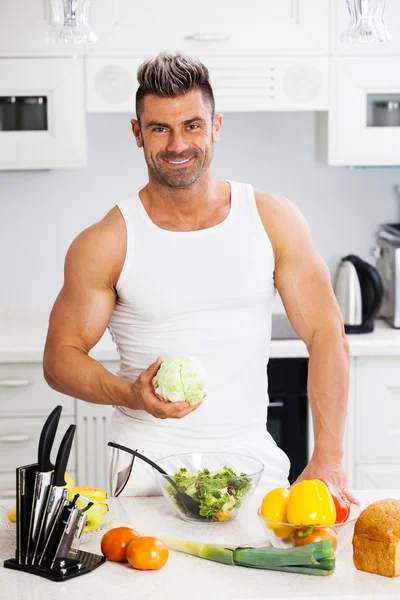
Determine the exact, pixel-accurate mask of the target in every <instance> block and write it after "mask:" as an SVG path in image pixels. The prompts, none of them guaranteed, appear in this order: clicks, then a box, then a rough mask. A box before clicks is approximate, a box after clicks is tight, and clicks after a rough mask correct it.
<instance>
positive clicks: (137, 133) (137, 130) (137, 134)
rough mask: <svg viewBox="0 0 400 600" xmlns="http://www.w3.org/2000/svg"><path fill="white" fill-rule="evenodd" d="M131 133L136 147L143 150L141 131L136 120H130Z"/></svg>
mask: <svg viewBox="0 0 400 600" xmlns="http://www.w3.org/2000/svg"><path fill="white" fill-rule="evenodd" d="M131 124H132V133H133V135H134V136H135V140H136V145H137V147H138V148H143V139H142V130H141V129H140V124H139V121H138V120H137V119H131Z"/></svg>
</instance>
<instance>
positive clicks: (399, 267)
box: [375, 223, 400, 328]
mask: <svg viewBox="0 0 400 600" xmlns="http://www.w3.org/2000/svg"><path fill="white" fill-rule="evenodd" d="M375 256H376V265H377V268H378V271H379V273H380V276H381V278H382V283H383V301H382V307H381V310H380V316H381V317H383V318H384V319H386V321H388V322H389V323H390V325H392V327H396V328H400V223H386V224H383V225H381V226H380V228H379V230H378V235H377V245H376V247H375Z"/></svg>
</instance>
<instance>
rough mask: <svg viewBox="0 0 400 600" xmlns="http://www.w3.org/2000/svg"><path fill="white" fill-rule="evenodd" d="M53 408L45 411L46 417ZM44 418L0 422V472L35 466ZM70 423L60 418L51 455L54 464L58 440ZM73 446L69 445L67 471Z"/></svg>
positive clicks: (72, 463) (73, 455)
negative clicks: (70, 448)
mask: <svg viewBox="0 0 400 600" xmlns="http://www.w3.org/2000/svg"><path fill="white" fill-rule="evenodd" d="M55 406H56V405H54V406H51V407H49V411H48V412H49V414H50V412H51V411H52V410H53V408H55ZM46 418H47V416H46V417H37V416H29V417H25V418H24V419H16V418H15V417H3V418H2V419H1V422H0V471H3V472H4V471H7V470H8V471H9V470H14V472H15V469H16V468H17V467H20V466H22V465H29V464H30V463H34V462H37V457H38V446H39V437H40V432H41V430H42V427H43V425H44V423H45V420H46ZM73 421H74V419H71V418H70V417H63V416H61V418H60V421H59V423H58V427H57V433H56V437H55V439H54V444H53V449H52V452H51V461H52V463H53V464H54V463H55V460H56V457H57V451H58V448H59V446H60V443H61V440H62V437H63V435H64V433H65V432H66V431H67V429H68V427H69V426H70V425H71V423H73ZM75 467H76V445H75V442H74V444H73V445H72V450H71V454H70V457H69V461H68V468H67V470H68V469H71V470H75Z"/></svg>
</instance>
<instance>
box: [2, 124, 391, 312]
mask: <svg viewBox="0 0 400 600" xmlns="http://www.w3.org/2000/svg"><path fill="white" fill-rule="evenodd" d="M129 119H130V115H128V114H109V115H101V114H95V115H94V114H92V115H89V116H88V140H87V141H88V164H87V166H86V167H84V168H80V169H67V170H54V171H19V172H18V171H13V172H0V199H1V200H0V234H1V235H0V256H1V259H0V264H1V274H2V285H1V286H0V304H46V305H48V304H52V303H53V301H54V299H55V297H56V295H57V294H58V292H59V289H60V287H61V285H62V277H63V263H64V257H65V253H66V251H67V249H68V246H69V244H70V243H71V241H72V240H73V238H74V237H75V236H76V235H77V234H78V233H79V232H80V231H81V230H82V229H84V228H85V227H87V226H89V225H90V224H92V223H93V222H95V221H98V220H99V219H101V218H102V216H103V215H104V214H105V213H106V212H107V211H108V210H109V209H110V208H112V206H114V205H115V204H116V203H117V202H118V201H119V200H121V199H124V198H126V197H129V195H131V194H134V193H135V192H136V191H137V190H138V189H139V188H140V187H142V186H143V185H144V183H145V182H146V177H147V171H146V168H145V164H144V160H143V155H142V151H141V150H139V149H137V148H136V145H135V143H134V140H133V137H132V134H131V129H130V122H129ZM350 142H351V140H350V141H349V143H350ZM213 172H214V174H215V175H216V176H217V177H221V178H225V179H235V180H237V181H246V182H249V183H252V184H253V186H254V187H257V188H259V189H262V190H265V191H271V192H277V193H280V194H284V195H286V196H287V197H289V198H290V199H291V200H292V201H293V202H294V203H295V204H296V205H297V206H298V207H299V208H300V210H301V211H302V212H303V214H304V215H305V217H306V218H307V220H308V222H309V224H310V227H311V229H312V233H313V237H314V241H315V244H316V246H317V248H318V250H319V252H320V253H321V254H322V256H323V258H324V259H325V260H326V262H327V263H328V266H329V268H330V270H331V274H332V275H333V274H334V271H335V268H336V264H337V262H338V261H339V259H340V258H341V257H342V256H344V255H345V254H348V253H350V252H351V253H354V254H358V255H359V256H360V257H362V258H364V259H365V260H369V261H371V262H373V258H372V256H371V252H370V251H371V247H372V246H373V244H374V235H375V231H376V228H377V225H378V224H379V223H380V222H389V221H399V220H400V201H399V199H398V198H397V197H396V194H395V192H394V186H395V185H396V184H399V183H400V167H386V168H369V169H347V168H341V167H327V166H325V165H322V164H319V163H317V162H316V159H315V151H314V114H313V113H310V112H304V113H300V112H295V113H290V112H286V113H284V112H280V113H271V112H266V113H227V114H225V115H224V124H223V130H222V139H221V142H220V143H219V144H218V145H217V146H216V147H215V157H214V168H213Z"/></svg>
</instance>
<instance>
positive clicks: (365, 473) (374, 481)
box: [355, 463, 400, 497]
mask: <svg viewBox="0 0 400 600" xmlns="http://www.w3.org/2000/svg"><path fill="white" fill-rule="evenodd" d="M355 488H356V489H357V490H391V489H398V488H400V464H397V465H376V464H373V463H371V464H362V465H357V466H356V482H355ZM391 497H393V496H391Z"/></svg>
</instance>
